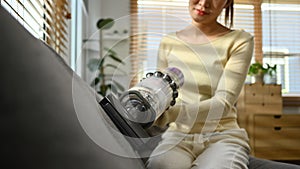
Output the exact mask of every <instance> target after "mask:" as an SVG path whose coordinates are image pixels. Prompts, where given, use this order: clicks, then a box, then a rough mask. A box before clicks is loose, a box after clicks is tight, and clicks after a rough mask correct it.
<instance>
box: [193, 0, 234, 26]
mask: <svg viewBox="0 0 300 169" xmlns="http://www.w3.org/2000/svg"><path fill="white" fill-rule="evenodd" d="M227 1H230V0H190V1H189V12H190V15H191V17H192V19H193V20H194V22H197V23H209V22H215V21H216V20H217V18H218V16H219V15H220V14H221V12H222V10H223V9H224V8H225V7H226V5H227Z"/></svg>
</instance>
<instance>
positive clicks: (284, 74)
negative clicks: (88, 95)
mask: <svg viewBox="0 0 300 169" xmlns="http://www.w3.org/2000/svg"><path fill="white" fill-rule="evenodd" d="M234 2H235V4H234V25H233V29H244V30H245V31H247V32H249V33H251V34H252V35H253V36H254V45H255V46H254V57H253V61H252V62H255V61H257V62H260V63H269V64H278V65H279V66H278V83H280V84H282V86H283V93H284V94H292V95H294V94H296V95H300V92H299V88H300V83H299V79H297V77H300V68H299V65H300V61H299V59H300V56H299V48H300V44H299V41H300V38H299V36H300V29H299V24H300V22H299V17H300V14H299V9H300V8H299V3H300V2H299V0H287V1H279V0H235V1H234ZM131 14H132V16H134V17H132V23H131V30H132V31H131V33H132V39H131V40H132V41H131V48H130V52H131V55H132V56H133V57H132V60H131V62H132V65H133V69H132V77H133V81H132V84H135V83H136V82H138V81H139V79H140V78H141V77H142V76H143V75H144V73H145V71H147V70H146V69H147V68H148V69H149V68H152V67H153V68H154V67H155V66H156V57H157V49H158V45H159V42H160V39H161V37H162V36H163V35H164V34H166V33H169V32H174V31H177V30H180V29H182V28H184V27H185V26H186V25H187V24H189V23H190V16H189V13H188V0H172V1H170V0H131ZM223 16H224V15H221V17H220V18H219V20H220V22H222V20H223ZM222 23H224V22H222ZM282 51H283V52H284V54H285V55H284V56H283V57H281V56H282V54H278V53H280V52H282ZM275 53H277V56H275V55H274V54H275ZM270 54H272V55H270Z"/></svg>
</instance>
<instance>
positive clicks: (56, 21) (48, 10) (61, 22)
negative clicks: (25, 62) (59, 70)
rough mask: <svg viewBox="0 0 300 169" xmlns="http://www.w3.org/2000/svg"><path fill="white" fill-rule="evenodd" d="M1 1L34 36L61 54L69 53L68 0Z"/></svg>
mask: <svg viewBox="0 0 300 169" xmlns="http://www.w3.org/2000/svg"><path fill="white" fill-rule="evenodd" d="M0 3H1V6H2V7H3V8H5V9H6V10H7V11H9V12H10V13H11V15H12V16H14V17H15V18H16V19H17V20H18V21H19V22H20V23H21V24H22V25H23V26H24V27H25V28H26V29H27V30H28V31H29V32H30V33H31V34H32V35H33V36H35V37H36V38H38V39H41V40H42V41H44V42H45V43H46V44H48V45H49V46H50V47H52V48H53V49H54V50H55V51H56V52H58V53H59V54H60V55H61V56H67V55H68V23H67V19H68V18H70V13H69V12H68V11H69V9H68V8H69V3H68V1H67V0H0Z"/></svg>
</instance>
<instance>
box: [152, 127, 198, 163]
mask: <svg viewBox="0 0 300 169" xmlns="http://www.w3.org/2000/svg"><path fill="white" fill-rule="evenodd" d="M189 138H192V136H191V135H186V134H182V133H179V132H166V133H164V134H163V136H162V141H161V143H160V144H159V145H158V146H157V147H156V148H155V150H154V151H153V152H152V153H151V156H150V157H149V160H148V161H147V163H146V166H147V168H149V169H190V168H191V165H192V162H193V161H194V160H195V155H194V154H193V152H192V151H191V148H192V145H191V144H190V143H189V141H188V140H189Z"/></svg>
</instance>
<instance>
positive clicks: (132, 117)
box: [100, 67, 184, 147]
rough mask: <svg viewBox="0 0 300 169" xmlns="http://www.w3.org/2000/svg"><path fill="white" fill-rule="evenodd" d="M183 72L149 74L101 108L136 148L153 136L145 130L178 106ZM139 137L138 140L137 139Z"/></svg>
mask: <svg viewBox="0 0 300 169" xmlns="http://www.w3.org/2000/svg"><path fill="white" fill-rule="evenodd" d="M183 81H184V77H183V74H182V72H181V71H180V70H179V69H177V68H175V67H171V68H167V69H165V70H164V71H162V72H161V71H156V72H154V73H147V74H146V78H143V79H142V80H141V81H140V82H139V83H138V84H137V85H136V86H134V87H132V88H130V89H129V90H127V91H125V92H124V93H122V94H121V95H120V96H119V97H118V98H117V97H116V96H114V95H113V94H109V95H107V96H106V97H104V98H103V99H102V100H101V101H100V105H101V107H102V108H103V110H104V111H105V112H106V114H107V115H108V116H109V117H110V118H111V120H112V121H113V123H114V124H115V125H116V126H117V128H118V129H119V130H120V132H121V133H122V134H123V135H125V136H126V137H128V138H134V139H130V141H129V142H131V143H132V144H133V146H135V147H140V146H141V145H143V144H145V142H144V139H138V138H147V137H149V135H148V134H147V132H146V131H145V129H147V128H149V127H150V126H151V125H152V124H153V122H154V121H155V120H156V119H157V118H158V117H159V116H160V115H161V114H162V113H163V112H164V111H166V110H167V109H168V108H169V107H170V106H173V105H175V103H176V98H177V97H178V89H179V87H181V86H182V85H183ZM135 138H137V139H135Z"/></svg>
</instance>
